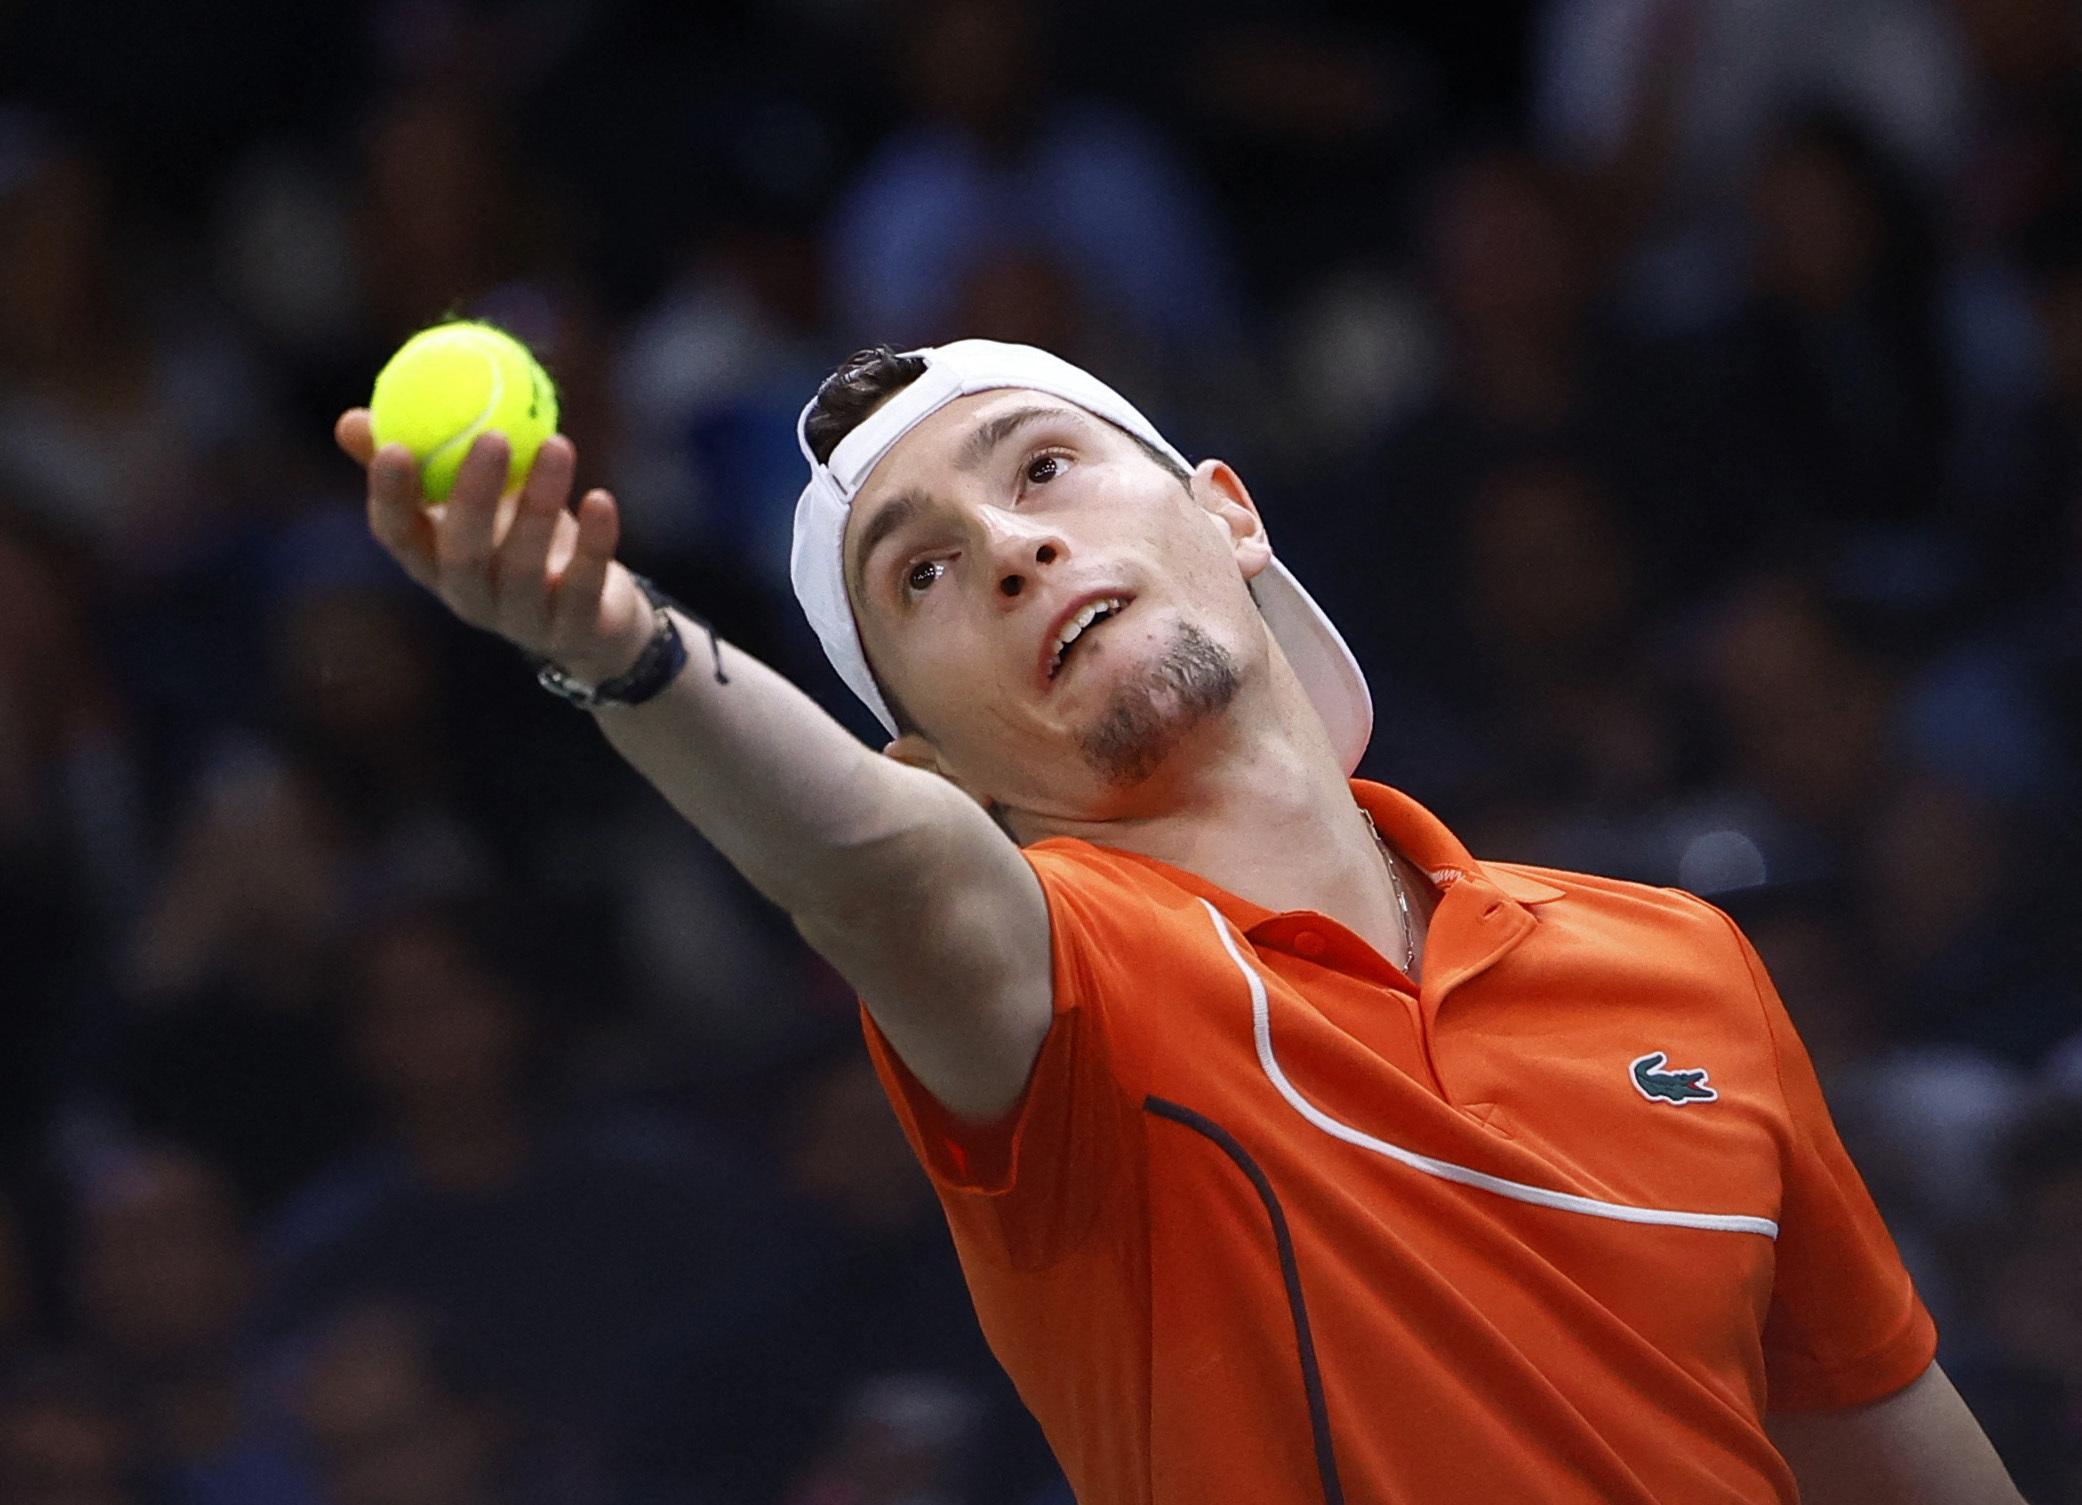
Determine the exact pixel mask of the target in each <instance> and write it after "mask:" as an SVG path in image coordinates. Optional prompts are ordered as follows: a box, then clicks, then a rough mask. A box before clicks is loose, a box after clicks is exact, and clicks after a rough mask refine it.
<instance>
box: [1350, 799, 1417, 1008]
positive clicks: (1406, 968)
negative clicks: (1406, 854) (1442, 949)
mask: <svg viewBox="0 0 2082 1505" xmlns="http://www.w3.org/2000/svg"><path fill="white" fill-rule="evenodd" d="M1359 814H1360V815H1361V816H1362V817H1363V818H1364V819H1365V821H1366V829H1367V830H1369V831H1371V832H1373V833H1374V845H1375V846H1377V847H1379V848H1380V849H1381V860H1382V861H1383V862H1385V863H1387V864H1388V882H1389V885H1390V886H1391V887H1393V888H1394V890H1395V909H1396V913H1397V914H1399V915H1401V916H1402V946H1403V958H1402V975H1403V976H1405V977H1407V978H1409V979H1410V980H1411V981H1413V982H1414V981H1415V980H1416V977H1417V932H1416V931H1415V930H1413V929H1411V928H1410V896H1409V895H1408V894H1406V893H1404V892H1403V888H1402V879H1401V878H1400V877H1398V876H1397V875H1396V871H1395V854H1394V853H1393V852H1391V851H1389V850H1388V843H1387V842H1386V841H1384V840H1382V839H1381V828H1380V827H1379V826H1377V825H1375V824H1374V817H1373V812H1372V811H1370V810H1368V809H1366V808H1365V807H1364V806H1362V807H1360V811H1359Z"/></svg>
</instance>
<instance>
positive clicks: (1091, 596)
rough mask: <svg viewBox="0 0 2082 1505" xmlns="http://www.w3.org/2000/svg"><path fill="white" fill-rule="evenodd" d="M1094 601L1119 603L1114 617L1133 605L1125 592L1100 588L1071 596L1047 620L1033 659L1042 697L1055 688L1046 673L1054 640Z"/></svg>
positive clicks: (1132, 598)
mask: <svg viewBox="0 0 2082 1505" xmlns="http://www.w3.org/2000/svg"><path fill="white" fill-rule="evenodd" d="M1094 601H1118V602H1120V603H1121V609H1120V611H1117V612H1115V613H1114V615H1115V616H1119V615H1120V614H1121V612H1124V611H1126V610H1127V609H1128V608H1129V607H1130V606H1133V605H1134V604H1135V598H1134V596H1132V595H1130V594H1129V593H1128V592H1127V591H1124V590H1117V589H1114V588H1112V587H1109V586H1101V587H1099V588H1098V589H1097V590H1088V591H1084V592H1082V593H1080V594H1078V595H1075V596H1072V597H1071V598H1070V599H1069V601H1067V602H1066V603H1065V604H1064V606H1063V609H1062V610H1061V611H1059V612H1057V613H1056V614H1055V615H1054V616H1053V617H1051V618H1049V622H1048V630H1047V631H1046V632H1044V633H1043V634H1042V636H1041V650H1040V652H1039V653H1038V654H1037V655H1036V656H1035V659H1034V682H1035V683H1036V684H1037V685H1039V686H1040V687H1041V692H1042V693H1043V694H1044V695H1045V694H1047V693H1048V691H1049V690H1051V689H1053V688H1054V686H1055V680H1054V678H1053V677H1052V676H1051V675H1050V674H1049V672H1048V664H1049V661H1050V660H1051V659H1053V658H1054V657H1055V640H1056V639H1057V638H1059V637H1061V636H1062V635H1063V628H1064V626H1065V624H1067V623H1068V622H1069V620H1070V619H1071V618H1072V617H1074V616H1076V615H1077V614H1078V613H1079V612H1080V611H1083V610H1084V609H1085V608H1086V607H1087V606H1089V605H1091V604H1092V603H1093V602H1094Z"/></svg>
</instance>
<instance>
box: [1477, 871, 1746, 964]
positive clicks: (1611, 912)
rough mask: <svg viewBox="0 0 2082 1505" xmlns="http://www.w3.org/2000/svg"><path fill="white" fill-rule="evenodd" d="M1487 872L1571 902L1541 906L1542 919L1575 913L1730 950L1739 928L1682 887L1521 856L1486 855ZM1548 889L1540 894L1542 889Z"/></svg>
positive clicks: (1522, 890)
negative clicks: (1502, 859) (1522, 859)
mask: <svg viewBox="0 0 2082 1505" xmlns="http://www.w3.org/2000/svg"><path fill="white" fill-rule="evenodd" d="M1482 868H1483V871H1484V872H1486V873H1487V874H1488V875H1489V876H1490V877H1491V878H1492V879H1493V880H1494V881H1495V882H1496V884H1497V886H1498V887H1499V888H1501V889H1503V890H1504V891H1505V892H1506V893H1509V894H1510V895H1511V896H1512V897H1513V898H1517V899H1520V900H1525V899H1526V898H1527V892H1526V891H1527V890H1532V891H1534V898H1535V902H1537V899H1538V898H1541V897H1555V898H1564V899H1567V900H1568V901H1569V902H1568V903H1567V904H1566V905H1558V906H1556V907H1555V908H1554V909H1552V910H1542V911H1541V917H1542V918H1543V919H1545V918H1549V917H1553V918H1560V917H1561V916H1564V915H1569V916H1575V917H1579V918H1582V919H1585V920H1591V921H1595V922H1597V923H1600V924H1604V925H1610V926H1626V927H1630V928H1633V929H1636V930H1640V931H1644V932H1651V933H1659V934H1662V935H1664V936H1667V937H1668V938H1669V939H1670V940H1672V941H1673V942H1676V943H1679V944H1691V945H1697V946H1703V947H1706V948H1709V949H1710V950H1716V951H1719V952H1722V953H1725V954H1728V955H1732V954H1733V951H1734V949H1735V948H1736V945H1737V938H1738V937H1739V936H1740V934H1741V932H1740V931H1739V930H1738V929H1737V928H1736V925H1735V922H1734V921H1733V920H1731V919H1730V918H1729V917H1728V915H1727V913H1726V912H1725V911H1723V910H1722V909H1720V908H1719V907H1718V906H1716V905H1714V904H1712V903H1710V902H1709V901H1707V900H1705V899H1702V898H1700V897H1699V896H1698V895H1697V894H1694V893H1690V892H1687V891H1686V890H1684V889H1681V888H1666V887H1663V886H1660V885H1658V884H1653V883H1637V882H1634V881H1633V880H1631V879H1626V878H1608V877H1605V876H1603V875H1601V874H1597V873H1577V872H1570V871H1567V870H1565V869H1562V868H1548V867H1536V866H1534V865H1532V864H1530V863H1523V862H1490V861H1484V862H1483V864H1482ZM1542 889H1545V890H1549V891H1551V892H1550V893H1549V894H1546V895H1540V894H1539V893H1538V891H1539V890H1542Z"/></svg>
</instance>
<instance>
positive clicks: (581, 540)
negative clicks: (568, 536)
mask: <svg viewBox="0 0 2082 1505" xmlns="http://www.w3.org/2000/svg"><path fill="white" fill-rule="evenodd" d="M621 532H622V522H621V516H620V514H619V512H618V511H617V510H616V508H615V504H614V498H613V497H611V496H609V495H608V494H607V493H606V492H605V491H601V490H598V489H595V490H592V491H589V492H587V493H586V494H585V497H584V499H583V500H582V501H580V502H579V504H578V528H577V531H576V533H575V534H574V536H573V540H572V548H571V563H570V564H569V565H568V566H566V567H565V569H564V572H563V574H562V576H561V577H560V578H559V579H558V581H557V585H556V595H555V598H554V600H553V601H552V603H551V606H550V614H551V637H552V638H553V639H554V640H557V641H560V642H567V643H568V642H569V641H570V640H571V639H572V638H574V637H576V636H579V635H581V634H584V633H587V632H590V631H592V630H593V629H594V628H595V627H596V626H597V625H598V622H599V617H600V593H601V591H602V589H603V588H605V586H606V584H607V567H608V565H609V564H611V563H613V561H614V551H615V545H616V544H617V543H618V542H619V541H620V539H621Z"/></svg>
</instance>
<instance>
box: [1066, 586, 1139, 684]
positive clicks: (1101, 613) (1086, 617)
mask: <svg viewBox="0 0 2082 1505" xmlns="http://www.w3.org/2000/svg"><path fill="white" fill-rule="evenodd" d="M1127 605H1128V598H1127V597H1126V596H1104V597H1101V598H1100V599H1099V600H1096V601H1087V602H1085V604H1084V605H1083V606H1081V607H1079V608H1078V609H1077V610H1076V611H1074V612H1072V613H1070V615H1069V617H1068V618H1066V619H1065V620H1064V622H1063V625H1062V627H1061V629H1060V630H1059V631H1058V632H1057V633H1056V638H1055V646H1054V650H1053V652H1052V653H1051V654H1050V655H1049V660H1048V677H1049V678H1050V679H1054V678H1055V677H1056V675H1058V674H1060V673H1061V672H1062V669H1063V664H1064V663H1065V662H1066V661H1067V660H1068V658H1069V654H1070V650H1071V649H1072V648H1073V647H1075V646H1076V645H1077V643H1078V641H1079V640H1080V639H1082V638H1083V636H1084V635H1085V634H1086V633H1087V632H1089V631H1091V630H1092V628H1094V627H1096V626H1097V625H1098V624H1099V623H1101V622H1103V621H1105V620H1107V619H1108V618H1109V617H1114V616H1118V615H1119V614H1120V613H1121V612H1122V611H1125V610H1126V609H1127Z"/></svg>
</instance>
